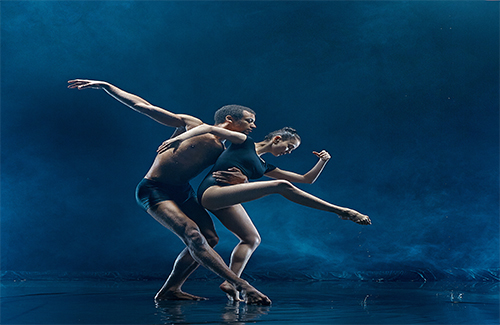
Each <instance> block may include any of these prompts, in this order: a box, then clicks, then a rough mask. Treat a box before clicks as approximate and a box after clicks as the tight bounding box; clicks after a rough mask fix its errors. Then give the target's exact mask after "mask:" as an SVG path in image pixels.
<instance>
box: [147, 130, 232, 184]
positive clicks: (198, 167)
mask: <svg viewBox="0 0 500 325" xmlns="http://www.w3.org/2000/svg"><path fill="white" fill-rule="evenodd" d="M222 151H224V145H223V144H222V143H221V142H220V140H218V139H217V138H216V137H215V136H214V135H212V134H204V135H201V136H197V137H194V138H191V139H189V141H185V142H182V143H181V144H180V145H179V147H178V148H175V149H174V148H172V149H169V150H167V151H166V152H164V153H161V154H158V155H157V156H156V158H155V160H154V162H153V165H152V166H151V168H150V169H149V171H148V173H147V174H146V176H145V178H147V179H150V180H154V181H159V182H162V183H167V184H173V185H179V184H185V183H187V182H189V181H190V180H191V179H193V178H194V177H196V176H198V175H199V174H200V173H201V172H202V171H203V170H205V168H207V167H209V166H211V165H213V164H214V163H215V161H216V160H217V157H219V155H220V154H221V153H222Z"/></svg>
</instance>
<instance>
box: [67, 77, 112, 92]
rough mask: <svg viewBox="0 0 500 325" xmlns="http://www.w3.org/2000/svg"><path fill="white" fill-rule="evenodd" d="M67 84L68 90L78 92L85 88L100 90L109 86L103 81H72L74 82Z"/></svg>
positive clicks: (70, 81)
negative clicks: (75, 89) (74, 89)
mask: <svg viewBox="0 0 500 325" xmlns="http://www.w3.org/2000/svg"><path fill="white" fill-rule="evenodd" d="M68 83H69V85H68V88H77V89H78V90H80V89H86V88H93V89H102V88H104V87H105V86H107V85H109V84H108V83H107V82H105V81H98V80H88V79H74V80H69V81H68Z"/></svg>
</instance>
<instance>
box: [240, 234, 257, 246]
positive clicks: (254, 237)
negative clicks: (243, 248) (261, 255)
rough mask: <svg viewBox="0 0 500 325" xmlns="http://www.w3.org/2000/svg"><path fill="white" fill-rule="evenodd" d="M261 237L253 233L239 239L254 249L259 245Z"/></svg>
mask: <svg viewBox="0 0 500 325" xmlns="http://www.w3.org/2000/svg"><path fill="white" fill-rule="evenodd" d="M260 242H261V238H260V235H259V234H254V235H251V236H247V237H245V238H242V239H241V243H242V244H245V245H248V246H250V247H252V248H253V249H256V248H257V247H259V245H260Z"/></svg>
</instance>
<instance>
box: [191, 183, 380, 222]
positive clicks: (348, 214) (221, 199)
mask: <svg viewBox="0 0 500 325" xmlns="http://www.w3.org/2000/svg"><path fill="white" fill-rule="evenodd" d="M270 194H280V195H282V196H283V197H285V198H286V199H288V200H290V201H292V202H295V203H297V204H300V205H304V206H307V207H310V208H314V209H318V210H323V211H328V212H333V213H336V214H338V215H339V217H340V218H342V219H344V220H352V221H354V222H356V223H358V224H362V225H369V224H371V221H370V218H369V217H368V216H367V215H364V214H361V213H359V212H357V211H355V210H352V209H348V208H343V207H340V206H337V205H334V204H331V203H329V202H326V201H324V200H322V199H320V198H318V197H316V196H314V195H311V194H309V193H307V192H305V191H303V190H301V189H299V188H298V187H296V186H294V185H293V184H292V183H290V182H289V181H286V180H274V181H259V182H252V183H244V184H236V185H231V186H217V185H214V186H211V187H209V188H208V189H207V190H206V191H205V193H203V196H202V198H201V203H202V205H203V206H204V207H205V208H207V209H209V210H219V209H222V208H226V207H229V206H232V205H235V204H239V203H243V202H248V201H253V200H256V199H259V198H261V197H264V196H267V195H270Z"/></svg>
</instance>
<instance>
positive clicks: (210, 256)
mask: <svg viewBox="0 0 500 325" xmlns="http://www.w3.org/2000/svg"><path fill="white" fill-rule="evenodd" d="M148 213H149V214H151V215H152V216H153V217H154V218H155V219H156V220H157V221H158V222H160V223H161V224H162V225H163V226H165V227H167V228H168V229H170V230H171V231H172V232H174V233H175V234H176V235H177V236H178V237H179V238H180V239H181V240H182V241H183V242H184V244H185V245H186V246H187V248H188V250H189V253H190V254H191V256H192V257H193V259H194V260H195V261H197V262H198V263H199V264H201V265H203V266H204V267H205V268H207V269H209V270H210V271H212V272H214V273H215V274H217V275H219V276H220V277H222V278H223V279H225V280H227V281H228V282H230V283H231V284H232V285H233V286H234V287H235V288H236V290H238V291H239V292H241V293H242V294H243V296H244V297H245V301H246V302H247V303H248V304H257V305H269V304H271V300H270V299H269V298H268V297H267V296H265V295H264V294H262V293H261V292H259V291H258V290H257V289H255V288H254V287H252V286H251V285H250V284H249V283H248V282H247V281H245V280H243V279H240V278H239V277H238V276H237V275H236V274H234V272H232V271H231V270H230V269H229V267H228V266H227V265H226V264H225V263H224V260H223V259H222V258H221V257H220V255H219V254H217V252H215V251H214V250H213V248H211V247H210V245H209V244H208V243H207V241H206V239H205V237H204V236H203V235H202V234H201V231H200V229H199V228H198V226H197V225H196V223H194V221H192V220H191V219H189V218H188V217H187V216H186V215H185V214H184V213H183V212H182V211H181V210H180V209H179V207H178V206H177V205H176V204H175V203H174V202H173V201H163V202H161V203H159V204H157V205H156V206H154V207H152V208H150V209H149V210H148Z"/></svg>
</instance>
